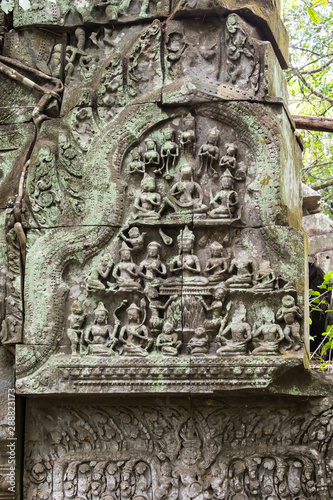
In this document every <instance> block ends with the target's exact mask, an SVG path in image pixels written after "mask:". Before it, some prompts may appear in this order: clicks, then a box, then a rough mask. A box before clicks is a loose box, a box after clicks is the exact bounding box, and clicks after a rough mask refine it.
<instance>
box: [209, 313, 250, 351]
mask: <svg viewBox="0 0 333 500" xmlns="http://www.w3.org/2000/svg"><path fill="white" fill-rule="evenodd" d="M251 340H252V335H251V327H250V325H249V324H248V323H246V309H245V307H244V305H243V304H240V305H239V307H238V308H237V309H236V310H235V312H234V314H233V317H232V319H231V322H230V323H229V324H228V325H227V327H226V328H224V330H222V332H219V333H218V335H217V336H216V341H217V342H218V343H219V344H220V345H221V347H220V348H219V349H218V350H217V351H216V354H218V355H221V356H236V355H237V354H247V353H248V345H249V342H250V341H251Z"/></svg>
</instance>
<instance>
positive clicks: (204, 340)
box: [187, 326, 209, 356]
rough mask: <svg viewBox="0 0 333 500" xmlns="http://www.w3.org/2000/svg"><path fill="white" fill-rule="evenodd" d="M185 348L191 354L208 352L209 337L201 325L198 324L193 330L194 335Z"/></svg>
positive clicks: (200, 354)
mask: <svg viewBox="0 0 333 500" xmlns="http://www.w3.org/2000/svg"><path fill="white" fill-rule="evenodd" d="M187 349H188V352H189V353H190V354H191V356H202V355H204V354H207V353H208V349H209V339H208V335H207V333H206V330H205V329H204V328H203V327H200V326H199V327H198V328H197V329H196V330H195V332H194V336H193V337H192V338H191V339H190V341H189V343H188V346H187Z"/></svg>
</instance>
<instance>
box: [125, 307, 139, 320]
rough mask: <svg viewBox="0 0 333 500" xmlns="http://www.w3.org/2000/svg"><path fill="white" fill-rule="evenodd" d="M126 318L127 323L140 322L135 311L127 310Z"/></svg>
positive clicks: (137, 312)
mask: <svg viewBox="0 0 333 500" xmlns="http://www.w3.org/2000/svg"><path fill="white" fill-rule="evenodd" d="M127 316H128V319H129V321H133V322H136V323H138V322H140V316H139V311H138V310H137V309H134V308H133V309H127Z"/></svg>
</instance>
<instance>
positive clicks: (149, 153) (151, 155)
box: [143, 137, 160, 166]
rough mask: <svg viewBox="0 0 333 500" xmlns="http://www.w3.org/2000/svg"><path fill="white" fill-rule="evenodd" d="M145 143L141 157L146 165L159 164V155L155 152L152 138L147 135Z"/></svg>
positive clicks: (154, 143)
mask: <svg viewBox="0 0 333 500" xmlns="http://www.w3.org/2000/svg"><path fill="white" fill-rule="evenodd" d="M145 143H146V151H145V153H144V154H143V159H144V162H145V165H146V166H149V165H159V164H160V155H159V154H158V152H157V148H156V142H155V141H154V139H151V138H150V137H148V139H146V140H145Z"/></svg>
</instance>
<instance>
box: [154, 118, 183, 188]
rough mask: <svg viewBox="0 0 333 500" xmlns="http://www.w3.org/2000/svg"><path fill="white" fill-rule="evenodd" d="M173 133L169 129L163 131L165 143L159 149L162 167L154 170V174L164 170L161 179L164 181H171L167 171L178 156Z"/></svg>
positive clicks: (173, 164)
mask: <svg viewBox="0 0 333 500" xmlns="http://www.w3.org/2000/svg"><path fill="white" fill-rule="evenodd" d="M174 133H175V132H174V130H173V129H172V128H170V127H168V128H166V129H165V131H164V138H165V142H164V144H163V146H162V148H161V157H162V161H163V167H162V168H160V169H158V170H154V172H155V174H157V173H161V171H162V170H164V175H163V177H164V178H165V179H166V180H170V179H172V175H170V172H169V170H170V169H172V168H173V167H174V166H175V164H176V161H177V158H178V156H179V148H178V144H177V143H176V142H175V141H174Z"/></svg>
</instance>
